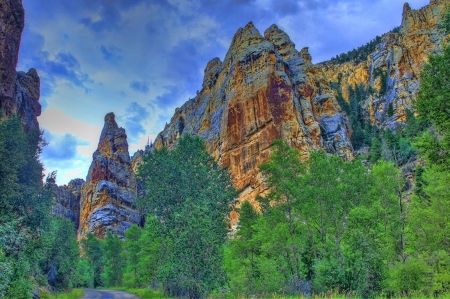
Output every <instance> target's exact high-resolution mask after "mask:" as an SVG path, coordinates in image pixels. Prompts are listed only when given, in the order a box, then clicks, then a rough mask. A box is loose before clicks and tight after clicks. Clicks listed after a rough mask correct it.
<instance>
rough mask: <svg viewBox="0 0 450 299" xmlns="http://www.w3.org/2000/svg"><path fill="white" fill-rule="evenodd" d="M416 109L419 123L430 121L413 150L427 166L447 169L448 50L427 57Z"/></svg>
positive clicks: (449, 126) (449, 165) (449, 135)
mask: <svg viewBox="0 0 450 299" xmlns="http://www.w3.org/2000/svg"><path fill="white" fill-rule="evenodd" d="M420 77H421V83H420V88H419V95H418V99H417V103H416V108H417V110H418V112H419V116H420V118H421V119H424V120H428V121H431V123H432V124H433V125H434V128H435V131H433V129H431V130H428V132H425V133H424V134H423V135H422V137H421V138H420V139H419V141H418V142H417V144H416V145H417V147H418V148H419V150H420V151H421V153H422V154H423V155H424V156H425V158H426V159H427V161H428V162H430V163H433V164H435V165H436V167H438V168H440V169H442V170H449V169H450V114H449V113H448V111H450V46H447V47H445V48H444V53H443V55H431V56H430V57H429V63H428V64H426V65H425V67H424V69H423V70H422V72H421V75H420Z"/></svg>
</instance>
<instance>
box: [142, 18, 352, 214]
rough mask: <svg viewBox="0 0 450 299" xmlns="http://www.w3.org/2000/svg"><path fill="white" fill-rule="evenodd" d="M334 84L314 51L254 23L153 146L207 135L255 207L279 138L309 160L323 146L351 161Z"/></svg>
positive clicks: (210, 147)
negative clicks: (314, 57) (263, 170)
mask: <svg viewBox="0 0 450 299" xmlns="http://www.w3.org/2000/svg"><path fill="white" fill-rule="evenodd" d="M328 81H329V80H328V78H326V77H325V76H324V74H323V72H322V71H321V69H320V68H317V67H315V66H314V65H312V64H311V56H310V54H309V53H308V49H307V48H304V49H302V50H301V51H297V50H296V49H295V45H294V44H293V43H292V41H291V40H290V38H289V37H288V36H287V34H286V33H285V32H283V31H282V30H280V29H279V28H278V27H277V26H276V25H272V26H271V27H270V28H268V29H267V30H266V31H265V33H264V36H263V35H261V34H260V33H259V32H258V30H257V29H256V28H255V27H254V26H253V24H252V23H249V24H247V25H246V26H245V27H244V28H240V29H239V30H238V31H237V33H236V34H235V36H234V37H233V41H232V44H231V47H230V49H229V50H228V52H227V54H226V56H225V59H224V61H223V62H222V61H221V60H220V59H219V58H214V59H213V60H211V61H210V62H208V64H207V66H206V68H205V72H204V79H203V85H202V89H201V90H200V91H199V92H198V94H197V96H196V97H195V98H193V99H190V100H189V101H187V102H186V103H185V104H184V105H183V106H182V107H180V108H177V109H176V111H175V115H174V116H173V117H172V120H171V122H170V123H169V124H168V125H167V126H166V127H165V128H164V130H163V131H162V132H161V133H160V134H159V135H158V136H157V138H156V140H155V143H154V144H153V146H152V148H160V147H162V146H167V147H171V146H173V145H174V144H175V143H176V141H177V139H178V138H179V137H180V136H181V135H182V134H185V133H188V134H196V135H199V136H201V137H202V138H204V140H205V141H206V146H207V149H208V151H209V152H210V153H211V154H212V155H213V156H214V157H215V159H216V160H217V161H218V162H219V163H220V165H221V166H223V167H225V168H227V169H228V170H229V172H230V174H231V178H232V181H233V183H234V185H235V186H236V188H237V189H238V190H240V196H239V199H240V200H241V201H242V200H250V201H251V202H253V201H254V199H255V197H256V196H257V195H258V194H262V193H264V192H265V191H266V186H265V184H264V180H263V178H262V176H261V174H260V172H259V168H258V166H259V165H261V163H263V162H264V161H266V160H267V158H268V156H269V154H270V151H271V145H272V144H273V141H274V140H275V139H283V140H285V141H287V142H288V143H289V144H290V145H291V146H293V147H295V148H297V149H299V150H300V152H301V153H302V154H303V156H304V157H305V158H306V157H307V156H308V154H309V153H310V152H311V151H312V150H313V149H318V148H324V149H326V150H327V151H328V152H330V153H335V154H338V155H340V156H342V157H344V158H352V155H353V150H352V146H351V144H350V141H349V128H348V121H347V119H346V117H345V116H344V115H343V114H342V113H341V110H340V107H339V105H338V104H337V101H336V98H335V97H334V96H333V92H332V90H331V88H330V85H329V82H328ZM138 156H139V155H138ZM232 218H234V220H236V219H235V218H236V215H235V214H233V215H232Z"/></svg>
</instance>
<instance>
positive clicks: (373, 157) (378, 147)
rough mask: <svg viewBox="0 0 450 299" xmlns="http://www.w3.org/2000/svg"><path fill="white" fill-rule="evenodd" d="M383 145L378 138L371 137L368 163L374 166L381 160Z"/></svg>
mask: <svg viewBox="0 0 450 299" xmlns="http://www.w3.org/2000/svg"><path fill="white" fill-rule="evenodd" d="M382 150H383V144H382V142H381V141H380V139H379V138H378V137H372V142H371V144H370V162H371V163H372V164H375V163H376V162H377V161H378V159H380V158H381V153H382Z"/></svg>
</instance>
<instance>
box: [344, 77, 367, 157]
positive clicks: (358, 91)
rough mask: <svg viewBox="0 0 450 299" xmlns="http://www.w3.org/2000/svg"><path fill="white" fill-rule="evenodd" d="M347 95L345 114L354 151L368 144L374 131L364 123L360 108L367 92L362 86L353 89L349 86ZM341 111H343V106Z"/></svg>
mask: <svg viewBox="0 0 450 299" xmlns="http://www.w3.org/2000/svg"><path fill="white" fill-rule="evenodd" d="M348 94H349V104H348V108H347V109H348V110H346V112H347V115H348V118H349V120H350V125H351V127H352V130H353V132H352V136H351V142H352V145H353V148H354V149H359V148H361V147H362V146H363V145H368V144H370V142H371V139H372V135H373V131H374V128H372V125H371V124H370V122H368V121H366V119H365V116H364V115H363V110H362V108H361V103H362V102H363V101H364V100H365V99H366V98H367V96H368V92H367V91H366V89H365V86H364V84H358V85H356V86H354V87H352V86H349V88H348ZM343 109H344V111H345V106H344V107H343Z"/></svg>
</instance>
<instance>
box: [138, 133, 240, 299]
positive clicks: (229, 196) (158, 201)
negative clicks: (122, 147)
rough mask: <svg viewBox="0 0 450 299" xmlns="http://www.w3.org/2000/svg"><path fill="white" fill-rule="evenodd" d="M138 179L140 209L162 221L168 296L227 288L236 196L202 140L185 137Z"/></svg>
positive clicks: (147, 161) (162, 272)
mask: <svg viewBox="0 0 450 299" xmlns="http://www.w3.org/2000/svg"><path fill="white" fill-rule="evenodd" d="M143 161H144V163H143V165H142V166H141V167H140V168H139V171H138V175H139V176H140V178H141V179H142V180H143V181H144V184H145V189H146V190H147V192H146V194H147V195H146V197H145V198H144V199H142V200H141V201H140V202H139V205H140V206H141V208H142V209H143V210H145V211H146V212H147V214H148V215H154V216H155V217H156V219H157V221H158V223H157V224H156V225H157V227H158V233H159V234H160V235H161V237H162V245H161V249H160V250H162V251H164V252H165V255H166V256H165V258H164V261H163V264H161V265H160V267H159V271H158V273H159V280H160V281H161V283H162V285H163V287H164V289H165V291H166V293H168V294H169V295H174V296H175V295H176V296H181V295H183V296H188V297H189V298H199V297H201V296H206V295H208V294H209V293H210V292H211V291H212V290H213V289H215V288H218V287H220V286H221V285H223V283H224V281H225V274H224V272H223V269H222V263H223V243H224V241H225V238H226V235H227V223H226V218H227V215H228V212H229V211H230V204H231V203H232V201H233V198H234V195H235V192H234V191H233V190H234V189H233V187H232V184H231V182H230V179H229V175H228V173H227V172H226V171H225V170H224V169H221V168H220V167H219V165H218V164H217V163H216V162H215V161H214V159H213V158H212V157H211V156H210V155H209V154H208V153H207V152H206V149H205V146H204V143H203V140H202V139H200V138H199V137H191V136H189V135H184V136H183V137H182V138H180V139H179V143H178V145H177V146H176V147H175V149H173V150H172V151H169V150H167V149H165V148H163V149H161V150H156V151H155V152H153V153H151V154H149V155H147V156H145V157H144V160H143Z"/></svg>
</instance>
